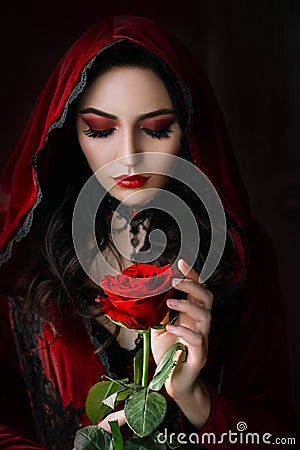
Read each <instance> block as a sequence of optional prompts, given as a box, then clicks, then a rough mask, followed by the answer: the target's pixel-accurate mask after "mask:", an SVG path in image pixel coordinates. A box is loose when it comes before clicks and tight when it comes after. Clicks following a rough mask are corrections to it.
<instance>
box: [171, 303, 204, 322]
mask: <svg viewBox="0 0 300 450" xmlns="http://www.w3.org/2000/svg"><path fill="white" fill-rule="evenodd" d="M167 305H168V307H169V308H171V309H175V310H176V311H181V312H184V313H186V314H187V315H188V316H190V317H191V318H192V319H194V320H195V321H197V322H207V321H210V319H211V314H210V311H208V310H207V309H205V308H202V307H201V306H200V305H198V304H197V303H194V302H191V301H189V300H179V299H175V298H169V299H168V300H167Z"/></svg>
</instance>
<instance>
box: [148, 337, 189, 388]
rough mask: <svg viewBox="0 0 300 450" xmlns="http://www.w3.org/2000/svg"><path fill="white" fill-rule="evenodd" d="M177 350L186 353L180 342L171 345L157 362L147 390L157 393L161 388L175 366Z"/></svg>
mask: <svg viewBox="0 0 300 450" xmlns="http://www.w3.org/2000/svg"><path fill="white" fill-rule="evenodd" d="M178 350H182V351H183V352H185V353H186V352H187V349H186V346H185V345H183V344H182V343H181V342H176V343H175V344H173V345H172V346H171V347H170V348H169V349H168V350H167V351H166V353H165V354H164V356H163V357H162V358H161V360H160V361H159V363H158V365H157V367H156V370H155V372H154V375H153V378H152V380H151V382H150V384H149V389H152V390H153V391H159V390H160V389H161V388H162V386H163V385H164V383H165V381H166V380H167V378H168V376H169V375H170V373H171V372H172V369H173V367H174V366H175V365H176V362H175V361H174V355H175V353H176V352H177V351H178Z"/></svg>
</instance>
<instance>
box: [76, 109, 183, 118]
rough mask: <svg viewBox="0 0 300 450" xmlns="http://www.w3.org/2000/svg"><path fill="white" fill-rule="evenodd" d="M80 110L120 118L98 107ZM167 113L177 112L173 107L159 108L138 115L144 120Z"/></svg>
mask: <svg viewBox="0 0 300 450" xmlns="http://www.w3.org/2000/svg"><path fill="white" fill-rule="evenodd" d="M79 112H80V114H88V113H92V114H96V115H97V116H102V117H107V118H108V119H114V120H117V119H118V117H117V116H115V115H114V114H110V113H107V112H105V111H101V110H99V109H96V108H85V109H82V110H81V111H79ZM166 114H175V112H174V110H173V109H169V108H162V109H157V110H156V111H151V112H148V113H146V114H142V115H140V116H139V117H138V120H144V119H148V118H149V117H156V116H162V115H166Z"/></svg>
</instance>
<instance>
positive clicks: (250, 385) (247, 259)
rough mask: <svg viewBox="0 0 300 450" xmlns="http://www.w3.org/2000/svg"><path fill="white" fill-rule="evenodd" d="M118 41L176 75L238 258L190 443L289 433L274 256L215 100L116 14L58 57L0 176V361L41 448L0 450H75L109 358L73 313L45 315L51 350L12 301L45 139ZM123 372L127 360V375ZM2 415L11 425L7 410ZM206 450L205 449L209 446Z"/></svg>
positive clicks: (46, 149) (187, 64)
mask: <svg viewBox="0 0 300 450" xmlns="http://www.w3.org/2000/svg"><path fill="white" fill-rule="evenodd" d="M123 39H128V40H130V41H132V42H135V43H136V44H138V45H140V46H142V47H144V48H145V49H146V50H148V51H150V52H152V53H153V54H155V55H156V56H157V57H158V58H160V59H161V60H162V61H164V63H165V64H166V65H167V66H168V68H169V69H170V70H171V71H172V72H173V73H174V74H175V76H176V77H177V78H178V80H179V82H180V84H181V85H182V89H183V92H184V95H185V99H186V103H187V107H188V110H189V114H190V119H191V122H190V126H189V129H188V133H187V140H188V144H189V150H190V154H191V156H192V159H193V162H194V164H195V165H196V166H197V167H199V168H200V169H201V170H202V171H203V172H204V173H205V175H207V177H208V178H209V179H210V181H211V182H212V183H213V185H214V187H215V189H216V190H217V192H218V194H219V196H220V199H221V201H222V204H223V207H224V210H225V212H226V215H227V217H228V218H230V221H231V223H232V224H234V227H233V233H234V238H235V241H236V247H237V249H238V258H237V259H236V263H235V264H234V266H233V267H232V284H231V288H230V291H229V292H228V295H227V296H226V299H225V298H224V301H223V302H221V303H220V305H219V306H216V308H215V310H214V312H213V316H212V322H213V323H212V325H213V326H212V330H213V331H212V333H211V336H210V341H211V342H210V348H209V357H208V361H207V364H206V366H205V368H204V369H203V370H202V372H201V376H202V378H203V379H204V380H205V382H206V384H207V386H208V389H209V392H210V394H211V401H212V409H211V414H210V417H209V418H208V421H207V423H206V424H205V425H204V428H203V429H202V430H201V432H197V435H198V436H199V439H201V436H202V435H203V434H204V433H214V434H215V435H216V437H217V438H218V439H221V435H222V433H229V430H231V432H232V433H234V432H236V431H237V424H238V422H245V423H246V426H247V430H248V431H249V432H253V433H259V434H260V435H261V436H262V435H263V434H264V433H271V434H272V439H275V438H276V437H282V436H293V435H294V432H295V430H294V424H293V413H292V406H291V392H290V378H289V367H288V358H287V344H286V336H285V329H284V314H283V308H282V304H281V295H280V288H279V282H278V273H277V267H276V256H275V252H274V249H273V246H272V243H271V242H270V240H269V238H268V237H267V236H266V234H265V233H264V231H263V230H262V228H261V227H260V226H259V225H258V224H257V223H256V222H255V220H254V219H253V218H252V216H251V212H250V207H249V200H248V196H247V193H246V190H245V187H244V184H243V182H242V179H241V177H240V174H239V171H238V167H237V163H236V160H235V157H234V153H233V151H232V148H231V145H230V142H229V139H228V135H227V131H226V127H225V125H224V121H223V119H222V115H221V113H220V110H219V108H218V105H217V103H216V100H215V97H214V95H213V93H212V91H211V88H210V86H209V84H208V82H207V80H206V78H205V76H204V75H203V73H202V71H201V68H200V67H199V65H198V63H197V62H196V61H195V60H194V59H193V57H192V56H191V55H190V54H189V52H188V51H187V50H186V49H185V48H184V47H183V46H182V44H181V43H179V42H178V41H177V40H176V39H175V38H174V37H172V36H170V35H169V34H168V33H166V32H165V31H162V30H161V29H160V27H159V26H158V25H157V24H155V23H154V22H152V21H150V20H148V19H142V18H137V17H131V16H118V17H113V18H110V19H105V20H103V21H102V22H100V23H97V24H95V25H94V26H93V27H91V28H90V29H89V30H88V31H87V32H86V33H85V34H84V35H83V36H82V37H81V38H80V39H79V40H78V41H77V42H76V43H75V44H74V45H73V46H72V47H71V48H70V50H69V51H68V52H67V53H66V55H65V56H64V57H63V58H62V60H61V62H60V63H59V64H58V66H57V67H56V69H55V70H54V72H53V74H52V76H51V77H50V79H49V81H48V83H47V85H46V86H45V88H44V90H43V91H42V93H41V95H40V97H39V99H38V101H37V104H36V107H35V109H34V111H33V114H32V116H31V118H30V120H29V122H28V125H27V127H26V129H25V131H24V134H23V137H22V139H21V141H20V143H19V145H18V146H17V147H16V149H15V151H14V153H13V154H12V156H11V158H10V159H9V161H8V163H7V165H6V167H5V169H4V171H3V174H2V177H1V180H0V181H1V185H0V186H1V193H2V195H1V202H2V203H1V209H0V226H1V235H0V252H1V253H0V262H1V264H2V266H1V269H0V273H1V278H2V281H1V284H0V289H1V290H0V293H1V294H2V300H3V302H2V304H1V310H3V314H1V322H3V325H2V326H1V334H3V337H2V336H1V348H0V350H1V358H2V361H3V362H5V361H8V360H9V358H10V355H11V354H12V352H13V349H14V346H15V347H16V351H17V355H18V358H19V362H20V364H21V367H22V371H23V374H24V379H25V382H26V384H27V389H28V392H29V397H30V403H31V408H32V412H33V417H34V421H35V433H36V439H37V441H39V442H40V445H39V444H34V443H31V442H30V441H28V440H26V439H25V438H22V437H21V436H19V433H18V431H13V430H11V429H9V428H7V426H6V425H3V426H1V428H0V447H1V448H8V449H9V448H10V449H18V448H20V449H22V450H24V449H27V448H28V449H30V448H43V447H42V445H44V447H45V448H49V449H60V450H64V449H69V448H70V449H71V448H72V445H73V439H74V433H75V432H76V430H77V429H78V428H79V427H80V426H81V425H85V424H88V423H89V422H88V419H87V417H86V415H85V412H84V405H85V399H86V396H87V393H88V390H89V389H90V387H91V386H92V385H93V384H95V383H96V382H97V381H99V379H100V377H101V375H102V374H103V373H105V362H104V361H103V360H101V357H99V356H98V355H96V354H95V352H94V346H93V335H92V333H91V332H90V330H89V326H88V325H87V324H85V323H84V321H83V319H82V318H81V317H80V316H78V315H76V314H71V315H68V316H67V317H65V316H64V317H61V315H60V314H57V313H56V314H55V313H53V317H52V318H53V321H54V322H55V324H56V327H57V330H58V337H57V339H56V340H55V342H53V343H52V344H51V345H47V344H49V343H51V341H52V338H53V335H52V331H51V328H50V326H49V325H48V324H47V323H44V322H42V321H41V320H39V318H38V317H37V321H36V322H33V323H32V324H30V325H29V324H26V323H24V321H23V320H22V317H21V313H20V310H19V308H18V306H17V305H16V303H15V301H14V289H13V286H14V282H15V280H16V277H18V268H20V267H21V265H22V264H24V261H25V260H24V259H22V258H21V256H23V258H24V256H25V257H26V255H28V249H26V242H27V241H26V239H27V237H28V236H29V235H30V231H32V229H33V228H34V224H35V214H36V211H38V210H39V205H40V204H42V202H43V192H42V189H41V183H40V182H41V181H43V177H44V176H45V174H46V173H47V162H49V161H50V160H51V158H55V157H57V155H56V156H55V151H54V148H53V145H54V144H53V142H55V140H49V135H51V136H52V134H54V133H59V130H60V128H61V127H63V125H64V121H65V119H66V114H67V110H68V107H69V105H70V104H71V102H72V101H73V99H74V98H76V96H77V95H78V94H79V93H80V92H81V91H82V89H83V88H84V85H85V78H86V71H87V68H88V67H89V65H90V64H91V62H92V61H93V58H94V57H95V56H96V55H97V54H98V53H99V52H100V51H101V50H102V49H104V48H106V47H107V46H108V45H113V44H114V43H117V42H118V41H120V40H123ZM99 57H101V55H100V56H99ZM49 133H50V134H49ZM40 154H43V155H45V157H44V159H43V161H44V164H45V165H44V166H43V167H40V165H39V155H40ZM23 238H24V239H23ZM26 252H27V253H26ZM8 299H9V300H8ZM12 330H14V334H13V333H12ZM33 348H37V349H38V350H36V351H32V349H33ZM128 370H130V362H129V364H128V365H127V366H126V368H124V373H125V372H126V371H128ZM129 375H130V374H129ZM16 408H17V406H16ZM177 413H178V417H179V419H180V427H181V429H182V430H183V431H185V432H186V433H188V432H196V430H194V429H193V428H192V426H191V425H190V424H189V423H188V422H187V420H186V419H185V418H184V416H183V415H182V413H181V412H180V411H177ZM2 415H3V421H4V422H6V423H7V424H8V425H9V423H8V420H7V419H5V412H3V413H2ZM240 426H241V425H239V427H240ZM239 431H241V430H239ZM232 439H233V438H232ZM239 439H240V440H241V439H242V438H241V436H240V435H239ZM223 440H224V441H223V443H222V444H219V445H222V447H221V448H230V447H231V446H232V447H233V448H244V444H243V443H242V442H240V443H239V444H233V443H232V442H229V441H228V438H226V437H225V436H223ZM260 445H261V444H260ZM205 447H206V448H211V444H209V443H207V439H206V441H205ZM251 447H252V448H253V449H254V448H258V447H259V445H257V446H256V445H252V446H251ZM196 448H201V445H200V444H197V446H196ZM285 448H287V447H286V446H285Z"/></svg>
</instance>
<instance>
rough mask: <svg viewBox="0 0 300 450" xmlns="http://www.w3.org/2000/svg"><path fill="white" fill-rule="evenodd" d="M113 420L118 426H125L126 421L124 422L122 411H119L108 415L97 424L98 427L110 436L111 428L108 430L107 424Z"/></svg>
mask: <svg viewBox="0 0 300 450" xmlns="http://www.w3.org/2000/svg"><path fill="white" fill-rule="evenodd" d="M113 420H117V421H118V423H119V425H120V426H122V425H125V423H126V420H125V413H124V410H123V409H122V410H121V411H115V412H113V413H111V414H109V415H108V416H107V417H105V419H103V420H102V421H101V422H99V423H98V427H99V428H103V430H105V431H107V433H109V434H111V428H110V425H109V422H111V421H113Z"/></svg>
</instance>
